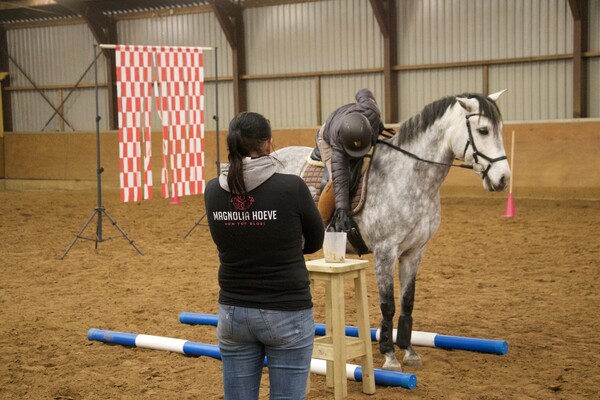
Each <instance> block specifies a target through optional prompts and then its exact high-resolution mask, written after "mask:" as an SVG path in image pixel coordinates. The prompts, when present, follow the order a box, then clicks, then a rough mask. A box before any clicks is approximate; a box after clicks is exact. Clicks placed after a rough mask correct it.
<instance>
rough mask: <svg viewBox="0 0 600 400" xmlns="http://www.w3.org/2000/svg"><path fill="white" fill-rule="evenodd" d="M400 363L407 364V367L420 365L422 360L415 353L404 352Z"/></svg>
mask: <svg viewBox="0 0 600 400" xmlns="http://www.w3.org/2000/svg"><path fill="white" fill-rule="evenodd" d="M402 364H404V365H407V366H409V367H422V366H423V361H421V357H419V356H418V355H416V354H408V353H407V354H405V355H404V358H403V359H402Z"/></svg>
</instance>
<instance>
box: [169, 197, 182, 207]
mask: <svg viewBox="0 0 600 400" xmlns="http://www.w3.org/2000/svg"><path fill="white" fill-rule="evenodd" d="M169 204H172V205H174V206H178V205H179V204H181V200H179V196H177V195H174V196H173V197H172V198H171V202H170V203H169Z"/></svg>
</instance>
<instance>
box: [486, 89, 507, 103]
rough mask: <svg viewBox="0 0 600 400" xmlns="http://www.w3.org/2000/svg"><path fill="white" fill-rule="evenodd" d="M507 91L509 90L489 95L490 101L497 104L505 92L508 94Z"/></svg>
mask: <svg viewBox="0 0 600 400" xmlns="http://www.w3.org/2000/svg"><path fill="white" fill-rule="evenodd" d="M507 90H508V89H504V90H501V91H499V92H496V93H492V94H490V95H488V99H490V100H492V101H493V102H494V103H495V102H496V101H498V99H499V98H500V96H502V94H503V93H504V92H506V91H507Z"/></svg>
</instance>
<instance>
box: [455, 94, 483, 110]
mask: <svg viewBox="0 0 600 400" xmlns="http://www.w3.org/2000/svg"><path fill="white" fill-rule="evenodd" d="M456 101H458V104H460V106H461V107H462V108H464V109H465V111H467V112H468V113H473V112H476V111H477V110H478V109H479V103H478V102H477V100H476V99H468V98H466V97H457V98H456Z"/></svg>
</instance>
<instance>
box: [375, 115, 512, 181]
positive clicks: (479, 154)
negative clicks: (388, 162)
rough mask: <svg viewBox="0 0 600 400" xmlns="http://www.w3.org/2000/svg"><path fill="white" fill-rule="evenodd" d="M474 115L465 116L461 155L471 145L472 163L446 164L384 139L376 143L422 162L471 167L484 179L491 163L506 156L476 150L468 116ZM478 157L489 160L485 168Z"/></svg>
mask: <svg viewBox="0 0 600 400" xmlns="http://www.w3.org/2000/svg"><path fill="white" fill-rule="evenodd" d="M475 115H479V114H467V115H466V116H465V120H466V122H467V132H468V133H469V138H468V139H467V144H466V145H465V150H464V151H463V156H462V159H463V160H464V159H465V155H466V154H467V150H468V149H469V146H471V147H473V160H474V161H475V162H474V163H473V164H448V163H442V162H438V161H432V160H425V159H423V158H421V157H419V156H417V155H415V154H413V153H411V152H410V151H407V150H404V149H403V148H401V147H398V146H396V145H394V144H392V143H389V142H385V141H383V140H379V139H378V140H377V143H382V144H385V145H386V146H388V147H391V148H392V149H394V150H397V151H399V152H400V153H402V154H404V155H407V156H409V157H411V158H414V159H415V160H418V161H423V162H426V163H429V164H436V165H445V166H447V167H458V168H466V169H472V170H473V171H474V172H475V173H477V174H479V175H480V176H481V179H485V178H486V177H487V174H488V172H489V170H490V168H492V164H493V163H495V162H496V161H502V160H506V159H507V157H506V155H504V156H501V157H497V158H491V157H488V156H486V155H485V154H483V153H482V152H480V151H478V150H477V146H475V140H474V139H473V133H472V132H471V123H470V122H469V118H471V117H473V116H475ZM388 131H389V130H388ZM479 157H481V158H484V159H486V160H487V161H488V162H489V164H488V166H487V168H484V167H483V165H481V164H479Z"/></svg>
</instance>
